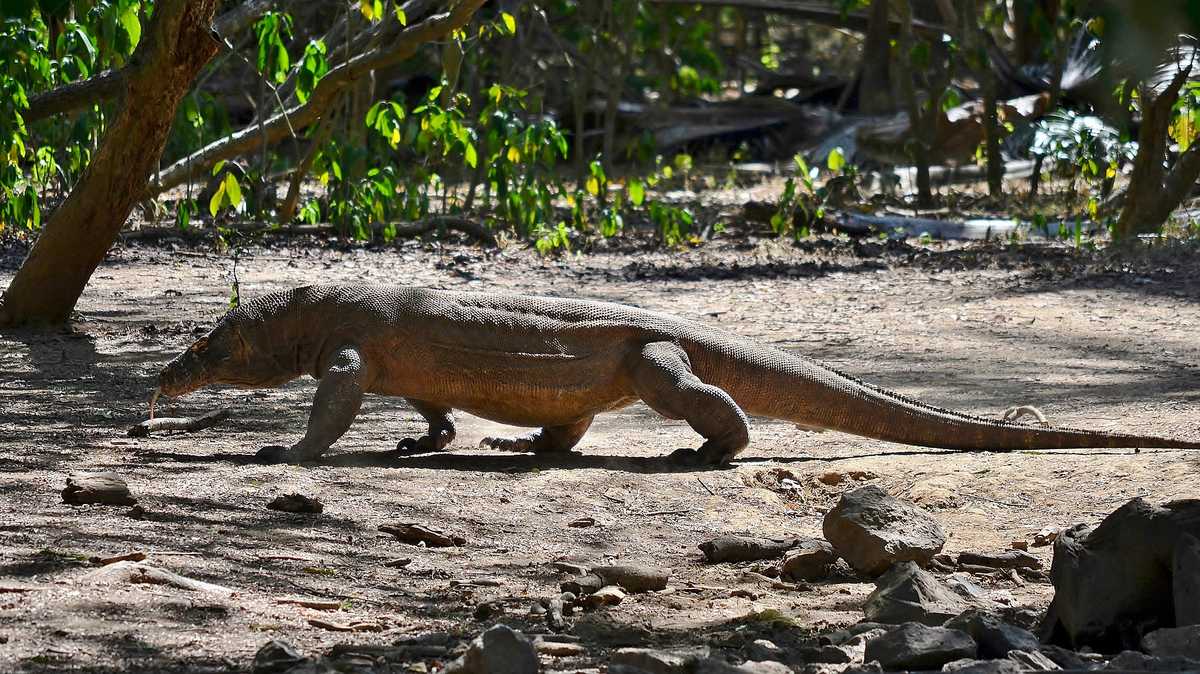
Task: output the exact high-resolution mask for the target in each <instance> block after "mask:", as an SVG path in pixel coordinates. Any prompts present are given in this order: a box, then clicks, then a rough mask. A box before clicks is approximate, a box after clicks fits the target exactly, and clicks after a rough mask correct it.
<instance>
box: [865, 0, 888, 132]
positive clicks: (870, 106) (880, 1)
mask: <svg viewBox="0 0 1200 674" xmlns="http://www.w3.org/2000/svg"><path fill="white" fill-rule="evenodd" d="M870 17H871V19H870V23H869V24H868V25H867V34H866V37H865V38H864V40H863V53H862V64H861V65H860V66H859V67H860V70H859V78H858V109H859V110H860V111H862V112H865V113H866V114H868V115H879V114H887V113H891V112H895V111H896V98H895V96H893V95H892V78H891V72H890V71H891V68H890V64H891V62H892V55H891V49H892V46H891V32H892V31H891V23H890V22H889V20H888V0H874V1H873V2H872V3H871V14H870Z"/></svg>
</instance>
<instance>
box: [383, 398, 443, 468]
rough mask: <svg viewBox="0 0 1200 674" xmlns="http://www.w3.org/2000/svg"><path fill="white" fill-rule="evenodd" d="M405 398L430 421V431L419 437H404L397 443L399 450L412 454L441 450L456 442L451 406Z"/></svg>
mask: <svg viewBox="0 0 1200 674" xmlns="http://www.w3.org/2000/svg"><path fill="white" fill-rule="evenodd" d="M405 400H407V401H408V404H409V405H412V408H413V409H414V410H416V411H417V413H418V414H420V415H421V416H423V417H425V421H428V422H429V432H427V433H426V434H425V435H423V436H421V437H419V438H404V439H403V440H401V441H400V442H399V443H397V445H396V449H397V450H398V451H401V452H405V453H411V454H424V453H426V452H440V451H442V450H443V449H445V448H446V447H447V445H449V444H450V443H451V442H454V414H453V412H452V411H451V410H450V408H449V407H442V406H441V405H434V404H431V403H427V402H424V401H421V400H413V399H412V398H405Z"/></svg>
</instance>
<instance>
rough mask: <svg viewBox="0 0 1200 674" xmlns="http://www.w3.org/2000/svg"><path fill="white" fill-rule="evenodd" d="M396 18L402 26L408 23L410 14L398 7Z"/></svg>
mask: <svg viewBox="0 0 1200 674" xmlns="http://www.w3.org/2000/svg"><path fill="white" fill-rule="evenodd" d="M396 20H397V21H399V22H400V25H401V26H407V25H408V15H407V14H405V13H404V10H403V9H400V8H399V7H397V8H396Z"/></svg>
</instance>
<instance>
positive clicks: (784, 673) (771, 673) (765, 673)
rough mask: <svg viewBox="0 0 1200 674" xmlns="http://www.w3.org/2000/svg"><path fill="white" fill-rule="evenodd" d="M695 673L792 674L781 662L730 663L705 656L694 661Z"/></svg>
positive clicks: (789, 668)
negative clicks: (698, 660)
mask: <svg viewBox="0 0 1200 674" xmlns="http://www.w3.org/2000/svg"><path fill="white" fill-rule="evenodd" d="M694 671H695V673H696V674H793V672H792V668H791V667H788V666H787V665H785V664H783V663H782V662H770V661H766V662H743V663H742V664H740V665H731V664H729V663H728V662H725V661H724V660H716V659H714V658H705V659H704V660H701V661H700V662H697V663H696V669H695V670H694Z"/></svg>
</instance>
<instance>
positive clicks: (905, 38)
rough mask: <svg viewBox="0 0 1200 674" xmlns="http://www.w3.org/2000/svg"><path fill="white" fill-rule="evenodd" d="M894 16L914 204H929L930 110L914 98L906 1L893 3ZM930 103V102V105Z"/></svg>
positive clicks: (920, 206)
mask: <svg viewBox="0 0 1200 674" xmlns="http://www.w3.org/2000/svg"><path fill="white" fill-rule="evenodd" d="M896 14H897V19H898V20H899V22H900V39H899V40H897V41H896V51H897V52H898V53H897V54H896V55H895V64H896V77H897V79H898V80H899V84H900V91H901V93H902V94H903V96H904V105H905V108H907V110H908V119H909V125H910V127H911V128H912V130H913V139H912V141H911V142H910V143H909V146H910V148H911V149H910V153H909V154H910V156H912V159H913V165H914V166H915V167H916V169H917V207H918V208H932V207H933V183H932V181H931V180H930V178H929V143H928V138H929V134H928V133H927V132H926V127H927V126H932V122H933V120H934V119H936V118H935V117H934V115H935V114H936V106H933V107H934V111H931V112H930V114H929V115H928V120H927V119H926V118H927V115H924V114H922V112H921V101H920V100H919V99H918V97H917V83H916V81H915V80H914V78H913V71H912V61H911V58H912V56H911V55H912V50H913V39H914V38H913V30H912V5H911V4H910V0H899V1H898V2H897V3H896ZM930 105H931V106H932V103H931V104H930Z"/></svg>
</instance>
